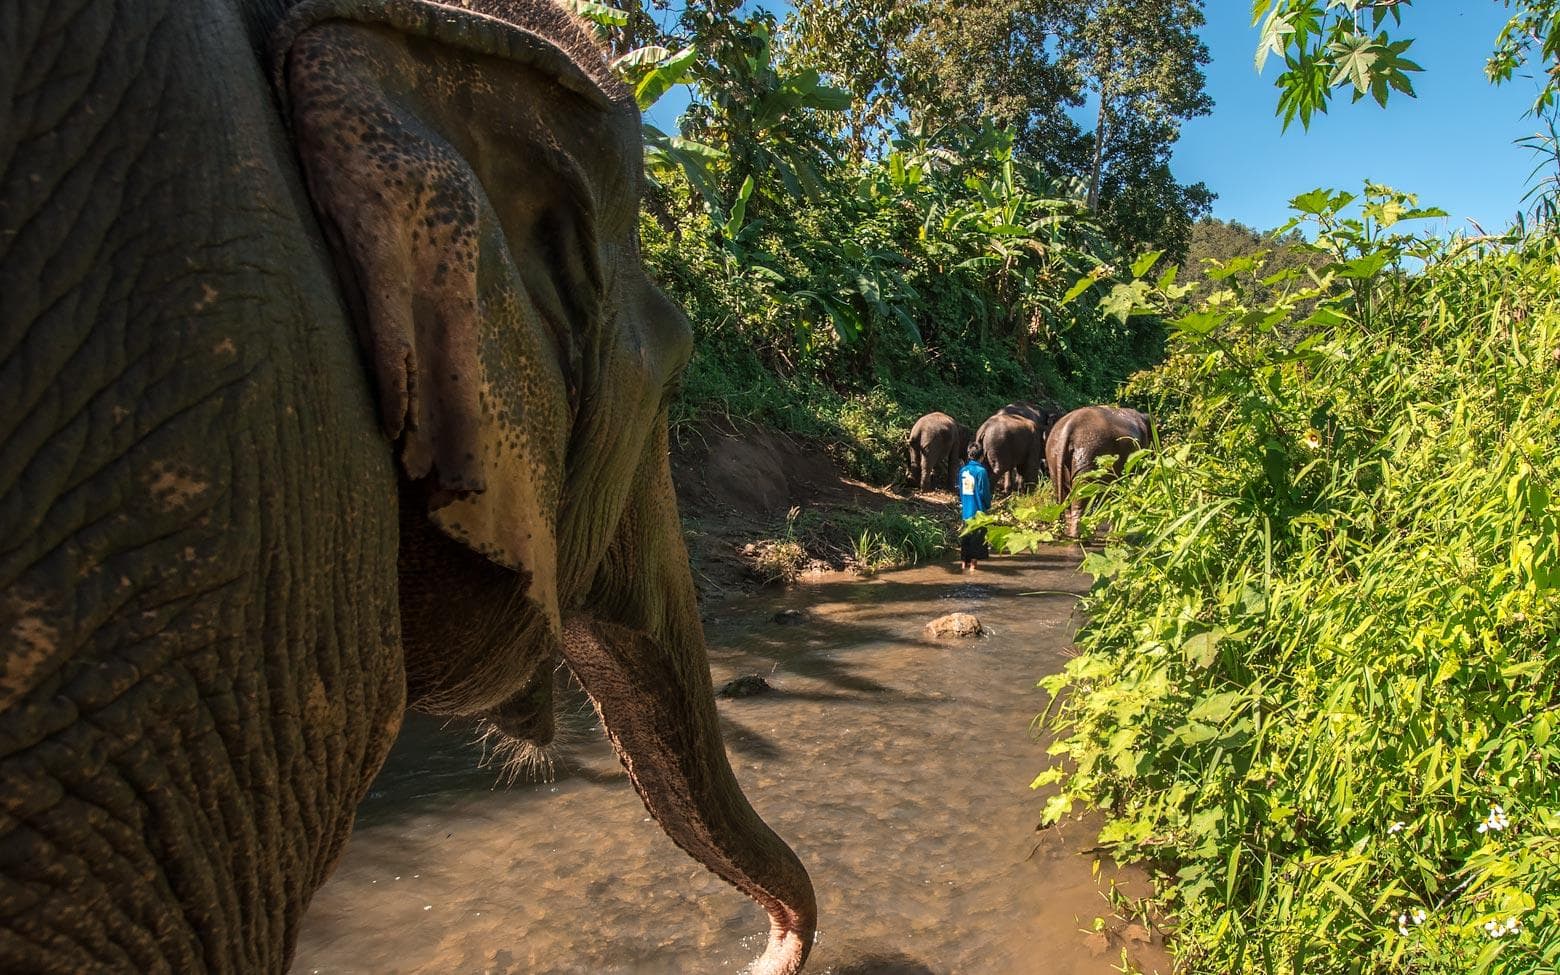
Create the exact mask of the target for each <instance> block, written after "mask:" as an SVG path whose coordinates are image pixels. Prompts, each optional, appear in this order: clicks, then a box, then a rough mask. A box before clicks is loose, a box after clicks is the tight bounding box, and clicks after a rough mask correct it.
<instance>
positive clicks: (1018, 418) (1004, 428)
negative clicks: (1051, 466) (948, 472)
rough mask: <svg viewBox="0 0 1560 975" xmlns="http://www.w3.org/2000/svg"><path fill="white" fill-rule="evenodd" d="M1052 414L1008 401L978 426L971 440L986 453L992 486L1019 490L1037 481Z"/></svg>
mask: <svg viewBox="0 0 1560 975" xmlns="http://www.w3.org/2000/svg"><path fill="white" fill-rule="evenodd" d="M1053 417H1054V414H1050V413H1048V412H1047V411H1045V410H1042V409H1041V408H1040V407H1037V406H1035V405H1034V404H1033V403H1022V402H1021V403H1009V404H1008V405H1006V406H1004V407H1002V409H1000V410H998V411H997V412H996V413H994V414H992V415H991V417H990V418H989V419H987V420H986V422H985V423H982V424H981V425H980V429H979V430H977V431H976V432H975V439H976V440H977V441H978V442H979V443H980V445H981V449H983V450H984V451H985V453H986V466H987V467H988V468H990V469H991V481H992V487H993V488H996V489H998V490H1002V491H1007V492H1012V491H1022V490H1023V489H1024V488H1025V487H1033V486H1034V485H1035V484H1036V483H1037V482H1038V481H1039V477H1040V472H1041V470H1042V469H1043V468H1044V465H1045V439H1046V434H1047V432H1048V431H1049V430H1050V423H1051V420H1052V419H1053Z"/></svg>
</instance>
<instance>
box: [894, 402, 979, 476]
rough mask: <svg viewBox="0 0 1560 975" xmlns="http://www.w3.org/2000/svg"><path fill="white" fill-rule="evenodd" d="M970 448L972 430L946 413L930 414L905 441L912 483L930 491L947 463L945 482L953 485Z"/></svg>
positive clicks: (915, 427) (916, 424)
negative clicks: (967, 449) (965, 453)
mask: <svg viewBox="0 0 1560 975" xmlns="http://www.w3.org/2000/svg"><path fill="white" fill-rule="evenodd" d="M969 445H970V431H969V428H968V427H966V426H965V425H964V424H962V423H960V422H959V421H957V420H955V419H954V418H953V417H951V416H949V415H948V414H946V413H928V414H926V415H925V416H923V417H921V418H920V419H919V420H916V421H915V425H914V426H912V427H911V428H910V435H909V436H908V437H907V438H906V439H905V454H906V456H907V458H908V462H909V469H908V471H907V473H908V476H909V478H910V483H911V484H913V485H918V486H919V487H920V489H921V490H922V491H930V490H931V489H932V484H933V483H934V481H935V480H936V475H937V472H938V471H939V470H940V469H944V465H945V464H946V465H947V466H946V471H947V474H946V476H945V477H944V478H943V481H944V483H946V484H948V485H950V486H951V485H953V482H954V478H955V477H957V476H958V471H959V467H960V465H961V464H963V463H964V451H965V450H966V448H968V447H969Z"/></svg>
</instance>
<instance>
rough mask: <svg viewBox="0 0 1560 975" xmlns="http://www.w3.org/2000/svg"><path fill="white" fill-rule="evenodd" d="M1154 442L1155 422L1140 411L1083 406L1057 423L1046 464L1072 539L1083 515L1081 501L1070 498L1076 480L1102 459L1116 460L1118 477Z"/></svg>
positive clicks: (1113, 473) (1113, 470)
mask: <svg viewBox="0 0 1560 975" xmlns="http://www.w3.org/2000/svg"><path fill="white" fill-rule="evenodd" d="M1153 442H1154V421H1153V419H1152V418H1150V417H1149V415H1148V414H1147V413H1143V412H1141V411H1138V410H1133V409H1127V408H1124V407H1119V406H1084V407H1080V408H1079V409H1076V410H1073V411H1072V412H1071V413H1068V414H1067V415H1066V416H1063V417H1062V418H1061V419H1060V420H1057V421H1056V426H1054V427H1052V428H1051V435H1050V438H1049V441H1048V443H1047V444H1046V460H1047V463H1048V464H1049V466H1050V469H1051V483H1052V484H1054V485H1055V486H1056V500H1057V503H1059V504H1066V505H1067V511H1066V517H1067V535H1068V537H1069V538H1077V537H1078V519H1079V518H1080V517H1081V516H1082V514H1083V502H1082V500H1081V499H1077V498H1071V495H1072V489H1073V481H1074V479H1075V478H1076V477H1077V476H1078V475H1079V474H1080V473H1082V472H1084V471H1087V470H1090V469H1092V468H1093V467H1094V465H1095V463H1096V462H1097V461H1098V459H1099V458H1101V457H1111V458H1113V461H1112V464H1111V476H1113V477H1119V476H1120V475H1121V467H1122V465H1123V464H1124V463H1126V460H1127V456H1128V455H1129V454H1131V453H1133V452H1134V451H1136V450H1137V449H1138V448H1140V447H1149V446H1152V445H1153ZM1069 500H1070V502H1071V503H1069Z"/></svg>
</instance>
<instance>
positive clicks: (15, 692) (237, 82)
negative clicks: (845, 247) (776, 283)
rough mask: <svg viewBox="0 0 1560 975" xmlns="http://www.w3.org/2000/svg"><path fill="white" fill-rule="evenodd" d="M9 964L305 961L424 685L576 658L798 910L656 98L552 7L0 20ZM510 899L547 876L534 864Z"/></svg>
mask: <svg viewBox="0 0 1560 975" xmlns="http://www.w3.org/2000/svg"><path fill="white" fill-rule="evenodd" d="M0 64H5V65H7V69H6V70H4V71H0V107H3V108H4V109H5V112H6V114H5V118H6V124H5V125H4V126H0V160H4V162H3V163H0V294H3V295H4V296H5V299H4V313H3V317H0V342H3V345H0V348H3V349H4V350H5V351H4V353H3V355H4V358H3V359H0V368H3V370H4V376H5V379H6V381H5V383H4V384H3V386H0V388H4V389H5V391H6V392H5V395H6V397H7V405H6V407H5V409H4V410H3V412H0V416H4V417H5V420H4V424H5V426H4V435H3V439H0V444H3V454H4V456H5V458H6V460H7V463H6V464H5V465H4V466H3V468H0V469H3V470H4V471H5V473H4V475H3V482H0V501H3V503H0V531H3V534H4V538H5V539H6V545H5V548H4V550H3V553H0V633H4V634H5V637H4V642H3V643H0V783H3V784H0V850H3V851H4V852H3V854H0V971H5V972H29V973H76V972H116V973H117V972H150V971H173V972H221V973H257V972H283V971H285V970H286V968H287V966H288V962H289V959H290V957H291V953H292V948H293V944H294V941H295V936H296V932H297V929H298V924H299V920H300V918H301V916H302V914H303V911H304V908H305V907H306V905H307V904H308V902H309V899H310V897H311V895H312V893H313V892H314V890H315V889H316V888H318V887H319V885H320V884H321V883H322V882H323V881H324V879H325V877H326V876H327V875H328V874H329V872H330V870H331V867H332V865H333V864H334V862H335V861H336V859H337V857H338V856H339V854H340V852H341V849H342V845H343V843H344V842H345V841H346V838H347V835H348V832H349V831H350V828H351V823H352V817H353V811H354V809H355V807H356V805H357V803H358V801H359V799H360V798H361V797H362V796H363V794H364V793H365V791H366V790H367V789H368V786H369V783H370V781H371V779H372V777H373V775H374V773H375V772H376V771H377V769H378V768H379V766H380V764H381V763H382V761H383V760H384V757H385V754H386V752H387V750H388V749H389V747H390V744H391V743H392V741H393V740H394V738H395V735H396V733H397V731H398V729H399V726H400V721H401V715H402V713H403V712H404V710H405V708H406V707H407V706H411V707H416V708H419V709H422V710H426V711H430V712H433V713H436V714H445V715H452V716H453V715H463V716H474V717H480V718H481V719H483V721H484V722H485V724H486V727H487V728H488V729H489V731H490V732H491V733H492V735H493V737H494V738H495V739H496V740H499V741H501V742H503V743H504V747H503V753H504V754H505V755H506V756H507V757H508V758H509V759H511V760H512V761H514V762H516V763H520V764H523V763H526V762H529V761H535V760H537V757H538V756H539V755H542V754H545V749H546V748H547V746H548V743H549V742H550V741H551V738H552V726H553V711H552V709H553V703H552V700H551V689H552V676H553V672H554V670H555V669H556V667H557V666H558V665H559V664H560V663H561V662H567V663H568V665H569V666H570V667H571V668H572V669H573V670H574V672H575V674H576V675H577V676H578V677H579V679H580V681H581V683H582V684H583V685H584V686H585V688H586V689H587V691H588V692H589V693H590V694H591V696H592V698H593V700H594V701H595V704H596V707H597V709H598V710H599V712H600V715H601V718H602V721H603V724H604V726H605V727H606V729H607V732H608V734H609V736H610V737H611V739H612V741H613V742H614V744H615V746H616V747H617V749H618V751H619V754H620V756H621V758H622V760H623V764H624V766H625V767H626V768H627V769H628V772H629V777H630V780H631V781H632V783H633V785H634V787H635V788H636V790H638V792H639V794H640V796H641V797H642V798H643V800H644V802H645V805H646V807H647V809H649V811H650V812H651V813H652V814H653V815H654V816H655V817H656V818H657V820H658V821H659V822H660V824H661V826H662V827H663V829H665V830H666V832H667V834H668V835H669V836H670V837H671V839H672V840H673V841H674V842H676V843H677V844H678V845H679V846H681V847H682V848H683V849H684V850H686V851H687V852H688V853H689V854H691V855H692V856H693V857H694V858H695V859H697V860H698V861H699V862H700V863H702V864H704V865H705V866H707V867H708V868H709V869H711V870H712V871H714V872H715V873H717V874H719V875H720V876H721V877H723V878H725V879H726V880H727V881H729V882H730V883H732V884H733V885H734V886H736V887H737V888H738V889H739V890H741V891H742V892H744V893H746V894H748V895H749V896H750V897H752V898H753V899H754V900H756V901H757V902H758V903H760V904H761V905H763V907H764V908H765V909H766V911H767V912H768V914H769V917H770V937H769V945H768V948H767V949H766V951H765V953H764V955H763V956H762V958H761V959H760V960H759V962H758V963H757V966H756V969H755V970H757V971H761V972H764V973H766V975H775V973H791V972H795V971H798V970H799V969H800V968H801V966H802V964H803V963H804V961H805V959H806V956H807V953H808V949H809V947H810V945H811V942H812V937H813V931H814V926H815V923H816V907H815V904H814V898H813V891H812V886H811V884H810V882H809V880H808V876H807V872H806V871H805V870H804V869H803V867H802V865H801V863H800V861H799V860H798V859H797V858H796V856H795V854H793V853H792V851H791V850H790V848H789V847H787V846H786V844H785V843H784V842H782V841H781V840H780V838H779V837H777V836H776V835H775V834H774V833H773V832H772V831H770V829H769V828H768V827H767V826H766V825H765V824H764V823H763V821H762V820H761V819H759V817H758V816H757V814H756V813H754V811H753V809H752V807H751V806H750V805H749V804H748V802H747V800H746V798H745V797H744V796H743V794H742V792H741V790H740V788H739V787H738V785H737V783H736V780H735V778H734V777H733V775H732V772H731V768H730V766H729V764H728V762H727V759H726V754H725V750H724V746H723V743H722V741H721V737H720V732H719V727H718V723H717V720H716V712H715V706H714V699H713V695H712V689H711V686H710V676H709V670H708V665H707V663H706V659H705V652H704V644H703V631H702V628H701V625H700V623H699V617H698V612H697V607H696V605H695V601H694V590H693V585H692V581H691V578H690V573H689V567H688V561H687V553H686V550H685V549H684V546H683V541H682V536H681V529H680V524H679V521H678V516H677V510H676V499H675V496H674V494H673V491H672V485H671V479H670V474H669V470H668V465H667V441H666V402H667V397H668V395H669V394H668V390H669V389H670V388H672V387H673V386H674V385H675V381H676V378H677V376H678V375H679V373H680V372H681V370H682V369H683V367H684V365H685V363H686V361H687V358H688V356H689V354H690V351H691V336H690V333H689V329H688V325H687V322H686V320H685V319H684V318H683V317H682V314H681V313H680V312H679V311H678V310H677V308H676V307H674V306H673V305H672V304H671V303H670V302H669V301H668V300H667V299H666V298H665V297H663V296H662V295H661V294H660V292H659V291H658V290H656V288H655V287H654V286H653V285H652V284H651V282H650V281H649V280H648V278H647V277H646V275H645V273H644V270H643V267H642V265H641V261H640V258H639V253H638V244H637V234H636V228H637V220H638V206H639V193H640V188H641V186H642V185H643V174H642V158H641V154H642V146H641V135H640V120H639V113H638V110H637V108H636V107H635V104H634V100H633V97H632V94H631V93H630V92H629V91H628V90H626V89H625V88H624V87H623V86H621V85H620V84H618V83H617V82H616V81H614V80H613V79H612V77H611V75H610V72H609V71H608V70H607V67H606V65H605V62H604V59H603V56H602V52H601V51H600V49H599V48H598V47H597V46H596V45H595V43H594V41H593V40H592V39H591V36H590V34H589V33H588V32H587V31H586V29H585V28H583V27H581V26H580V25H579V23H578V22H577V21H575V20H574V18H573V17H572V15H570V14H566V13H565V12H564V11H563V9H562V8H560V7H558V6H554V5H552V4H551V3H547V2H541V0H448V2H446V3H442V4H435V3H431V2H428V0H303V2H298V0H139V2H137V3H135V4H125V3H116V2H113V0H74V2H71V3H66V4H46V3H24V4H20V5H17V9H16V10H14V11H7V14H6V16H5V17H3V18H0ZM515 896H524V892H523V891H516V892H515Z"/></svg>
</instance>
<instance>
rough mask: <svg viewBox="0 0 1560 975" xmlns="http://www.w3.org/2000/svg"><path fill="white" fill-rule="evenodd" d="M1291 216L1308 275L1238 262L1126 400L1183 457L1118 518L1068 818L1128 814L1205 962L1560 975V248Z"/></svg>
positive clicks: (1329, 197) (1343, 217)
mask: <svg viewBox="0 0 1560 975" xmlns="http://www.w3.org/2000/svg"><path fill="white" fill-rule="evenodd" d="M1294 205H1295V207H1296V208H1297V210H1298V211H1299V216H1298V217H1297V219H1300V220H1303V221H1305V222H1307V223H1308V224H1310V225H1312V226H1313V227H1314V228H1315V229H1316V230H1317V238H1316V244H1315V253H1316V254H1317V255H1318V256H1319V257H1321V258H1324V260H1323V261H1322V263H1321V264H1320V266H1319V267H1317V268H1316V269H1315V270H1314V277H1313V276H1312V275H1311V274H1307V275H1306V276H1305V277H1304V278H1300V277H1298V276H1289V277H1287V278H1285V279H1282V280H1279V281H1276V282H1275V281H1273V280H1272V276H1271V275H1269V273H1268V269H1267V267H1266V266H1265V263H1264V261H1265V258H1264V257H1263V256H1261V255H1241V256H1238V257H1235V258H1234V259H1232V260H1230V261H1228V262H1226V263H1224V264H1223V265H1222V266H1220V267H1218V268H1216V269H1215V273H1216V274H1217V275H1222V280H1223V283H1224V284H1225V285H1227V286H1228V287H1227V294H1226V295H1225V297H1224V298H1223V299H1222V300H1220V301H1217V302H1211V303H1204V304H1203V305H1201V306H1199V307H1196V308H1194V309H1192V310H1189V311H1185V312H1184V313H1182V314H1179V315H1177V316H1176V317H1175V318H1174V319H1173V320H1172V321H1171V322H1170V327H1171V329H1172V339H1171V349H1172V355H1171V357H1170V358H1169V359H1168V360H1167V361H1166V362H1165V363H1164V364H1163V365H1162V366H1160V367H1158V368H1156V369H1155V370H1153V371H1151V372H1148V373H1145V374H1143V375H1141V376H1139V377H1137V379H1136V380H1135V381H1134V383H1133V384H1132V387H1131V389H1132V391H1133V392H1134V393H1135V394H1137V395H1141V396H1147V397H1149V398H1151V399H1153V400H1154V401H1155V403H1156V406H1155V409H1156V413H1157V415H1158V416H1159V417H1160V419H1161V434H1162V436H1164V438H1165V440H1164V446H1163V447H1162V448H1161V449H1160V450H1159V451H1157V452H1156V451H1145V452H1141V453H1139V454H1137V455H1135V458H1134V460H1133V461H1131V462H1129V470H1130V471H1131V472H1130V474H1129V476H1127V477H1126V478H1124V479H1123V480H1121V481H1119V482H1117V483H1116V484H1114V485H1112V486H1111V487H1110V488H1109V489H1108V490H1106V491H1104V492H1103V496H1104V497H1103V504H1101V505H1100V507H1099V509H1098V511H1097V512H1096V517H1097V518H1098V519H1099V520H1100V521H1101V522H1104V523H1108V524H1109V525H1110V526H1111V532H1112V541H1110V542H1109V543H1108V544H1107V546H1106V548H1105V549H1104V551H1103V552H1100V553H1094V554H1091V555H1089V557H1088V558H1087V560H1086V561H1085V564H1084V568H1085V569H1086V570H1087V571H1089V572H1090V573H1091V574H1093V575H1094V576H1095V579H1096V582H1095V585H1094V587H1093V589H1092V590H1091V592H1090V594H1089V595H1088V597H1087V598H1086V600H1085V605H1084V609H1085V610H1086V612H1087V615H1088V617H1089V619H1090V623H1089V624H1088V625H1087V627H1086V628H1085V630H1084V631H1083V632H1082V633H1081V635H1080V638H1079V645H1080V648H1081V651H1082V652H1081V653H1080V655H1079V656H1078V657H1076V658H1075V659H1073V660H1072V661H1070V662H1069V664H1068V666H1067V668H1066V670H1065V671H1064V672H1063V673H1062V674H1059V675H1057V676H1055V677H1054V678H1049V679H1047V680H1046V681H1044V682H1042V683H1043V685H1044V686H1045V687H1046V688H1047V689H1048V690H1049V691H1050V692H1051V693H1052V694H1053V695H1055V700H1054V701H1053V706H1052V708H1051V709H1050V710H1048V713H1047V715H1046V716H1044V717H1045V721H1046V723H1047V724H1048V725H1049V726H1050V727H1052V728H1053V729H1055V730H1056V731H1057V732H1058V733H1059V737H1058V739H1057V741H1056V743H1055V744H1054V745H1053V746H1052V748H1051V752H1052V754H1053V755H1055V756H1056V758H1057V764H1055V765H1053V766H1052V767H1051V768H1049V769H1047V770H1045V771H1043V772H1042V773H1041V774H1040V775H1039V776H1038V777H1037V778H1036V779H1035V786H1036V787H1041V786H1050V785H1054V786H1056V787H1057V791H1055V792H1054V794H1053V795H1052V796H1051V797H1050V798H1049V799H1048V800H1047V802H1046V803H1045V806H1044V811H1043V813H1042V816H1043V819H1044V821H1045V822H1046V823H1052V822H1055V821H1057V820H1059V819H1060V818H1062V817H1063V816H1065V815H1067V814H1068V813H1069V812H1070V811H1071V810H1073V809H1074V808H1076V806H1077V805H1078V804H1080V803H1083V804H1092V805H1096V806H1099V807H1102V808H1104V809H1105V810H1106V811H1107V813H1108V819H1107V821H1106V824H1105V826H1104V827H1103V829H1102V831H1101V834H1100V840H1101V842H1102V843H1103V844H1104V845H1105V846H1107V847H1108V848H1110V849H1111V851H1112V853H1113V855H1114V856H1117V857H1119V858H1122V859H1126V860H1137V861H1143V862H1146V863H1148V864H1150V865H1152V866H1154V867H1155V868H1157V869H1158V871H1159V872H1160V876H1161V879H1162V880H1163V881H1164V882H1165V883H1164V885H1163V887H1162V901H1163V904H1162V906H1163V907H1164V908H1165V909H1166V910H1168V911H1170V912H1172V913H1173V914H1174V915H1175V917H1176V919H1177V925H1178V940H1177V951H1178V952H1179V953H1180V954H1181V956H1182V961H1183V963H1184V964H1185V966H1186V968H1187V970H1189V971H1193V972H1220V973H1224V972H1245V971H1252V972H1256V971H1261V972H1270V973H1271V972H1276V973H1300V972H1305V973H1320V975H1329V973H1366V972H1381V971H1403V972H1418V973H1446V975H1451V973H1467V972H1502V973H1519V972H1520V973H1538V972H1554V971H1555V970H1556V969H1557V967H1560V774H1557V773H1560V733H1557V732H1560V502H1557V497H1560V494H1557V492H1560V452H1557V451H1556V449H1555V445H1556V443H1557V442H1560V384H1557V383H1556V381H1555V375H1556V370H1557V368H1560V297H1557V296H1560V243H1557V242H1556V241H1555V240H1554V239H1553V238H1542V237H1532V238H1527V239H1520V238H1513V239H1511V240H1509V241H1507V242H1505V243H1504V244H1490V243H1488V242H1487V241H1486V242H1475V241H1467V242H1453V243H1451V244H1442V245H1439V246H1431V245H1430V244H1429V243H1428V242H1426V241H1425V240H1423V239H1420V238H1417V237H1415V236H1413V235H1410V234H1406V233H1404V232H1403V230H1402V226H1401V225H1402V222H1403V221H1406V220H1411V219H1412V218H1413V217H1415V216H1422V215H1425V214H1426V213H1428V212H1430V211H1426V210H1421V209H1418V208H1417V207H1416V206H1415V205H1414V202H1413V198H1412V197H1410V196H1408V195H1407V194H1401V193H1396V192H1393V191H1390V190H1388V189H1386V188H1385V187H1378V186H1367V189H1366V193H1365V194H1364V195H1363V197H1361V198H1360V199H1355V198H1353V197H1352V196H1351V195H1350V194H1346V193H1330V192H1325V191H1317V192H1315V193H1309V194H1305V195H1303V196H1301V197H1297V198H1296V200H1295V201H1294ZM1416 211H1417V212H1416ZM1415 259H1418V260H1423V261H1424V265H1423V268H1422V270H1418V271H1411V270H1410V268H1409V267H1408V266H1407V265H1409V264H1410V263H1412V262H1413V261H1414V260H1415ZM1134 283H1141V279H1138V281H1135V282H1121V283H1118V284H1117V285H1116V287H1118V288H1127V287H1129V286H1130V285H1131V284H1134ZM1179 287H1182V286H1176V285H1174V284H1173V281H1172V282H1170V283H1169V284H1168V285H1165V284H1164V283H1163V279H1162V278H1161V279H1160V281H1159V282H1156V283H1154V284H1152V285H1150V286H1149V287H1148V288H1147V289H1146V290H1142V291H1141V295H1142V297H1141V300H1142V301H1143V302H1144V303H1145V304H1146V305H1149V306H1153V307H1158V308H1160V309H1161V310H1162V312H1163V313H1165V314H1167V315H1168V314H1172V313H1173V311H1172V310H1173V309H1176V308H1177V307H1178V305H1179V303H1180V301H1181V300H1182V297H1183V296H1182V295H1181V294H1179V293H1178V291H1177V290H1176V289H1177V288H1179ZM1275 289H1276V291H1275ZM1254 299H1257V300H1254ZM1047 514H1054V512H1046V511H1037V512H1033V513H1032V520H1033V519H1038V518H1041V517H1044V516H1045V515H1047Z"/></svg>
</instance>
